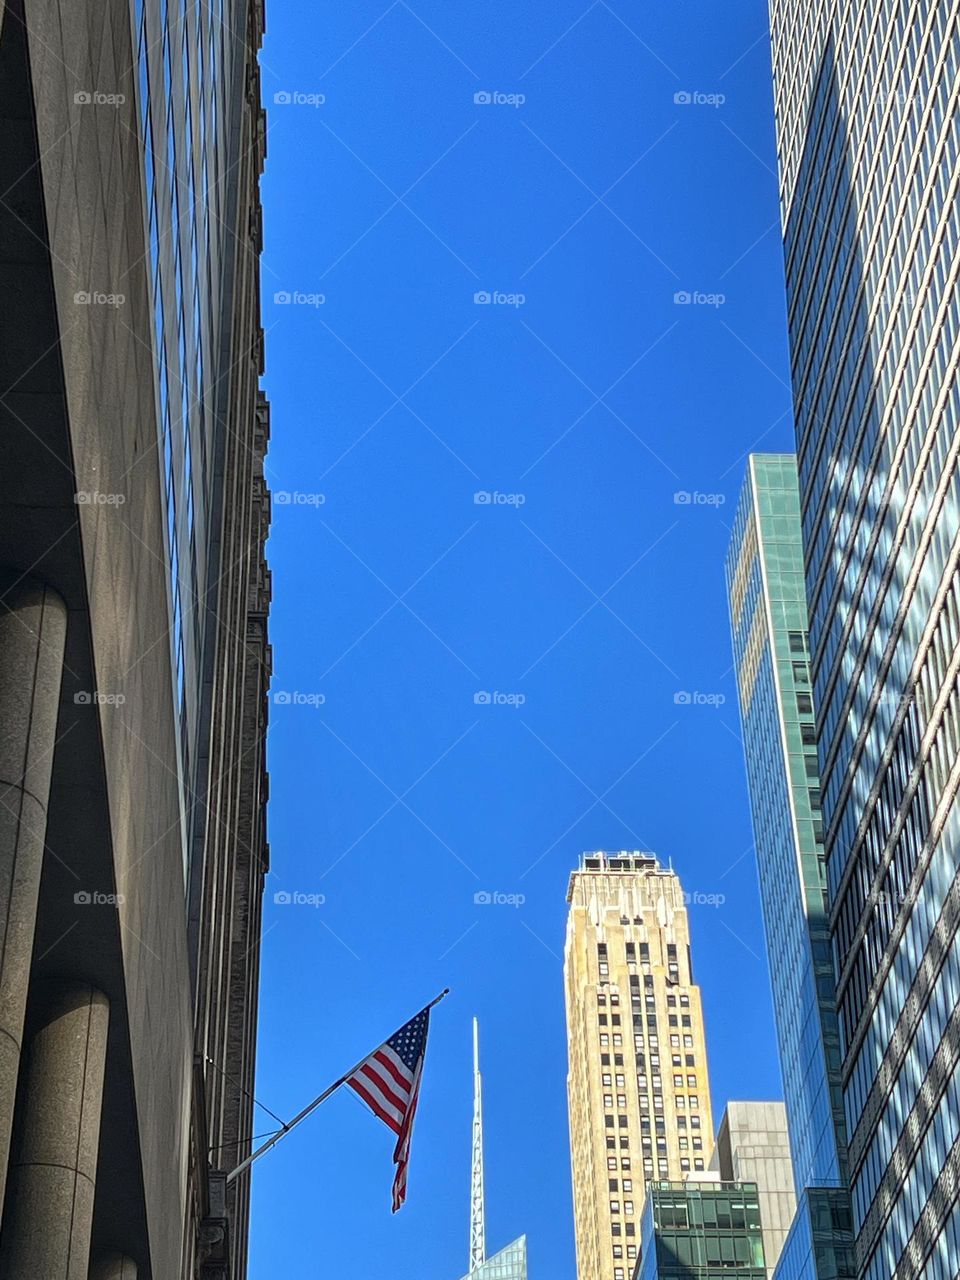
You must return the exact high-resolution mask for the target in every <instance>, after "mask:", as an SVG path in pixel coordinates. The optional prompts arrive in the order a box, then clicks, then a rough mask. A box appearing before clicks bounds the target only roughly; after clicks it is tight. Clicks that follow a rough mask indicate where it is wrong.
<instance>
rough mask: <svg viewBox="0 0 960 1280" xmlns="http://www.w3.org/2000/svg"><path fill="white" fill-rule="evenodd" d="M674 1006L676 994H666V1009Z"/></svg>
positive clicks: (675, 1005)
mask: <svg viewBox="0 0 960 1280" xmlns="http://www.w3.org/2000/svg"><path fill="white" fill-rule="evenodd" d="M676 1007H677V997H676V996H667V1008H668V1009H675V1008H676Z"/></svg>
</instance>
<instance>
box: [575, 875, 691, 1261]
mask: <svg viewBox="0 0 960 1280" xmlns="http://www.w3.org/2000/svg"><path fill="white" fill-rule="evenodd" d="M567 901H568V902H569V903H570V911H569V915H568V917H567V939H566V947H565V951H564V983H565V988H566V1011H567V1053H568V1059H569V1070H568V1077H567V1090H568V1099H569V1109H570V1150H571V1160H572V1171H573V1208H574V1229H575V1235H576V1245H577V1275H578V1280H629V1277H630V1276H631V1274H632V1272H633V1268H634V1265H635V1263H636V1259H637V1255H638V1248H639V1245H640V1223H641V1215H642V1211H643V1205H644V1198H645V1184H646V1183H647V1182H648V1181H650V1180H652V1179H658V1180H664V1181H667V1180H670V1181H674V1182H679V1181H681V1180H683V1179H685V1178H687V1177H694V1178H696V1176H697V1174H698V1173H699V1172H703V1171H705V1170H706V1169H707V1166H708V1165H709V1163H710V1158H711V1155H712V1153H713V1118H712V1114H711V1107H710V1081H709V1075H708V1072H707V1054H706V1043H705V1039H704V1028H703V1011H702V1008H701V1003H700V989H699V987H697V986H696V985H695V984H694V981H693V973H692V967H691V959H690V928H689V921H688V917H687V908H686V902H685V898H684V893H683V889H682V887H681V884H680V880H679V878H678V877H677V876H676V874H675V873H674V872H673V871H672V870H667V869H665V868H663V867H661V865H660V863H659V862H658V861H657V859H656V858H655V857H654V856H653V855H651V854H648V853H638V852H621V853H603V852H597V853H586V854H584V855H583V856H582V858H581V860H580V866H579V868H578V870H576V871H574V872H573V874H572V875H571V877H570V887H569V892H568V894H567Z"/></svg>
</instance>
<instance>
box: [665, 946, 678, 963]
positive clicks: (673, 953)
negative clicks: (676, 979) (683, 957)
mask: <svg viewBox="0 0 960 1280" xmlns="http://www.w3.org/2000/svg"><path fill="white" fill-rule="evenodd" d="M676 958H677V944H676V943H675V942H668V943H667V959H668V960H676Z"/></svg>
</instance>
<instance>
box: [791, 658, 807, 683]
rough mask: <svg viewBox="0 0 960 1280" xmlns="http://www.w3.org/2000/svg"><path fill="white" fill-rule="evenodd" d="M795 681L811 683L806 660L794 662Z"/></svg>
mask: <svg viewBox="0 0 960 1280" xmlns="http://www.w3.org/2000/svg"><path fill="white" fill-rule="evenodd" d="M793 683H794V684H809V683H810V676H809V675H808V674H807V664H806V663H805V662H795V663H793Z"/></svg>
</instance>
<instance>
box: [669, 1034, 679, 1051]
mask: <svg viewBox="0 0 960 1280" xmlns="http://www.w3.org/2000/svg"><path fill="white" fill-rule="evenodd" d="M670 1047H671V1048H672V1049H679V1048H680V1036H679V1035H677V1034H674V1035H672V1036H671V1037H670Z"/></svg>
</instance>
